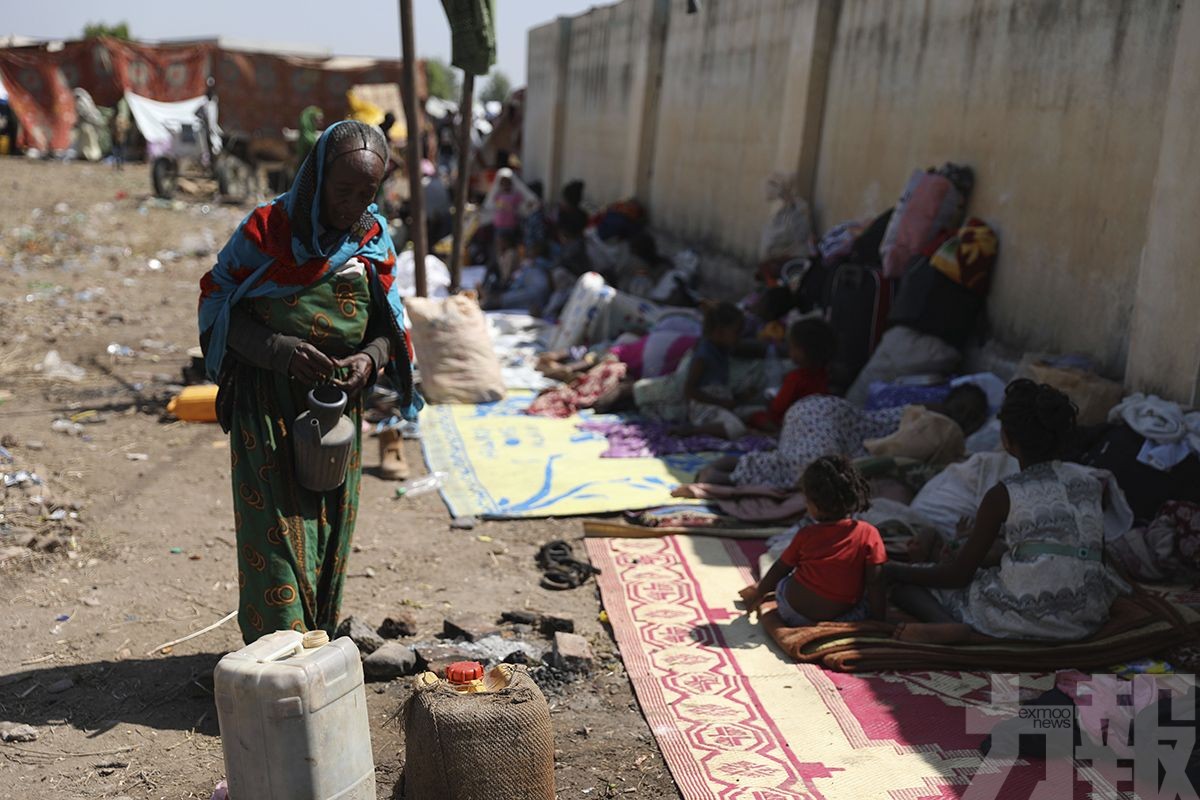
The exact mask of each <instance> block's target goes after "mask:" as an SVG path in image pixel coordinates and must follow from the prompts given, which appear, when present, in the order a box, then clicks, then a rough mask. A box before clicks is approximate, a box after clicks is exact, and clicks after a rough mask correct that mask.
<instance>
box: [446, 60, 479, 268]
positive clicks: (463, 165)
mask: <svg viewBox="0 0 1200 800" xmlns="http://www.w3.org/2000/svg"><path fill="white" fill-rule="evenodd" d="M474 103H475V76H474V75H473V74H472V73H470V72H466V73H464V74H463V86H462V102H461V103H459V106H458V113H459V114H460V115H461V116H462V119H460V120H459V122H458V181H457V185H456V186H455V189H454V206H455V208H454V245H453V247H452V248H451V249H450V291H452V292H455V291H458V283H459V279H460V278H461V277H462V251H463V224H464V220H465V219H466V216H467V192H468V191H469V188H468V187H469V186H470V184H471V125H472V123H473V122H474V119H473V118H474V114H473V111H472V107H473V105H474Z"/></svg>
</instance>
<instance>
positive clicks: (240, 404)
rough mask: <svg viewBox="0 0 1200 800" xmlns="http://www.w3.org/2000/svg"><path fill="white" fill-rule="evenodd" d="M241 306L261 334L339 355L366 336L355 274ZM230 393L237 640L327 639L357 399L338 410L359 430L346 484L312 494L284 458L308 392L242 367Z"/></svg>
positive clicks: (342, 562) (346, 542) (345, 518)
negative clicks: (275, 636)
mask: <svg viewBox="0 0 1200 800" xmlns="http://www.w3.org/2000/svg"><path fill="white" fill-rule="evenodd" d="M245 307H246V308H247V310H249V311H250V313H251V314H252V315H253V316H254V317H256V318H257V319H258V320H259V321H261V322H262V323H264V324H266V325H267V326H269V327H270V328H271V329H273V330H275V331H278V332H280V333H284V334H288V335H291V336H297V337H300V338H302V339H306V340H307V341H309V342H311V343H312V344H314V345H316V346H317V347H318V348H320V349H321V351H322V352H324V353H325V354H326V355H328V356H330V357H332V358H343V357H345V356H348V355H350V354H352V353H354V352H356V351H357V350H358V349H359V347H360V346H361V344H362V342H363V339H364V338H365V336H366V333H367V321H368V315H369V312H370V293H369V289H368V285H367V281H366V278H365V276H363V275H362V274H361V273H358V274H355V273H346V272H343V273H339V274H338V275H336V276H334V277H332V278H330V279H329V280H326V281H323V282H322V283H319V284H317V285H315V286H312V287H310V288H309V289H307V290H306V291H303V292H302V293H299V294H295V295H292V296H290V297H284V298H280V299H268V298H259V299H255V300H252V301H247V302H246V304H245ZM236 386H237V388H236V392H237V396H236V399H235V404H234V412H233V419H232V427H231V429H230V450H231V451H232V466H233V469H232V475H233V498H234V501H233V503H234V525H235V529H236V531H237V543H238V587H239V591H240V593H241V603H240V608H241V610H240V611H239V613H238V624H239V625H240V626H241V630H242V636H243V638H244V639H245V641H246V643H250V642H253V641H255V640H256V639H258V638H259V637H260V636H263V635H265V634H268V633H272V632H274V631H276V630H284V629H288V628H291V629H293V630H298V631H309V630H317V629H322V630H325V631H327V632H328V633H329V634H330V635H331V636H332V635H333V632H334V628H335V627H336V626H337V622H338V610H339V608H340V607H341V602H342V589H343V587H344V584H345V580H346V563H347V559H348V556H349V553H350V539H351V536H352V535H353V533H354V522H355V519H356V518H357V516H358V491H359V483H360V481H361V478H362V435H361V420H362V396H361V395H359V396H358V397H355V398H351V400H350V402H349V404H348V405H347V407H346V413H347V415H348V416H349V417H350V419H351V421H353V423H354V426H355V428H356V430H359V434H358V435H357V436H356V437H355V440H354V445H353V450H352V452H351V456H350V468H349V472H348V474H347V478H346V482H345V483H344V484H343V485H342V486H341V487H339V488H338V489H334V490H333V491H329V492H325V493H317V492H312V491H309V490H307V489H304V488H303V487H301V486H300V485H299V483H297V481H296V477H295V472H294V468H293V461H292V444H291V427H292V421H293V420H295V418H296V417H297V416H298V415H300V414H301V413H303V412H304V411H305V410H307V404H306V403H305V396H306V395H307V393H308V387H306V386H303V385H301V384H299V383H297V382H296V381H293V380H292V379H291V378H289V377H288V376H287V375H284V374H282V373H279V372H274V371H271V370H268V369H259V368H254V367H249V366H242V367H241V368H240V372H239V375H238V381H237V384H236Z"/></svg>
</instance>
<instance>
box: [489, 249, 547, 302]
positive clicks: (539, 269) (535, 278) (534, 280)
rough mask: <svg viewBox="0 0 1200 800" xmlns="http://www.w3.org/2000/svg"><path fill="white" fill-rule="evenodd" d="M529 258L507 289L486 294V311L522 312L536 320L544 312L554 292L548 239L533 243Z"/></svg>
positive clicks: (498, 289) (514, 274) (517, 271)
mask: <svg viewBox="0 0 1200 800" xmlns="http://www.w3.org/2000/svg"><path fill="white" fill-rule="evenodd" d="M529 256H530V257H529V258H528V259H527V260H526V261H525V262H524V263H522V264H521V266H520V267H518V268H517V270H516V272H514V273H513V276H512V280H510V281H509V282H508V285H507V286H506V287H504V288H503V289H500V288H497V289H494V290H491V291H488V292H487V293H486V295H485V296H484V298H483V307H484V309H485V310H487V311H499V310H501V309H503V310H505V311H518V310H519V311H525V312H528V313H529V314H532V315H533V316H535V317H536V316H538V315H539V314H541V313H542V309H543V308H545V306H546V302H547V301H548V300H549V299H550V292H551V291H552V289H553V283H552V281H551V278H550V270H551V267H552V265H551V263H550V249H549V245H548V244H547V243H546V241H545V240H542V241H539V242H536V243H534V244H533V245H532V246H531V249H530V253H529Z"/></svg>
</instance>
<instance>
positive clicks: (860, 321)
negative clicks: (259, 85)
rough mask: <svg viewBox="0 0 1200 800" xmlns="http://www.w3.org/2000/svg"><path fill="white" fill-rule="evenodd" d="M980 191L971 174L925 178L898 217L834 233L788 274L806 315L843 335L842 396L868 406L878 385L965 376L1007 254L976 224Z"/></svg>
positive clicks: (837, 386)
mask: <svg viewBox="0 0 1200 800" xmlns="http://www.w3.org/2000/svg"><path fill="white" fill-rule="evenodd" d="M973 186H974V174H973V172H972V171H971V169H970V168H969V167H964V166H961V165H958V164H952V163H947V164H945V165H943V166H942V167H940V168H938V169H936V170H935V169H929V170H918V171H916V172H914V173H913V175H912V177H911V178H910V179H909V181H908V184H907V185H906V186H905V188H904V192H903V194H902V195H901V197H900V200H899V201H898V202H897V204H896V206H895V208H892V209H888V210H887V211H885V212H883V213H882V214H880V215H879V216H877V217H875V218H873V219H868V220H847V221H845V222H841V223H839V224H837V225H835V226H833V227H832V228H831V229H830V230H829V231H827V232H826V233H825V235H824V236H822V237H821V239H820V240H819V241H818V242H817V245H816V248H815V252H814V253H812V254H811V255H808V256H804V257H797V258H794V259H793V260H791V261H789V262H787V263H785V264H783V265H782V266H781V268H780V270H779V273H780V280H781V282H783V283H785V284H787V285H788V286H789V287H790V288H791V289H792V291H793V292H795V293H796V295H797V297H798V303H799V305H800V307H801V308H802V309H808V308H811V309H816V310H819V311H821V312H822V313H824V315H825V316H826V318H827V319H828V320H829V322H830V324H832V325H833V327H834V329H835V330H836V331H837V334H838V345H839V347H838V355H837V358H836V359H835V360H834V363H833V365H832V367H831V375H830V381H831V384H832V386H833V389H834V391H836V392H839V393H842V392H844V393H845V395H846V397H847V398H848V399H850V400H851V401H852V402H854V403H856V404H858V405H861V404H862V403H863V402H865V400H866V396H867V392H868V390H869V387H870V385H871V383H873V382H877V381H890V380H893V379H895V378H897V377H899V376H901V375H912V374H922V373H941V374H948V373H949V372H950V371H952V370H953V369H954V368H955V367H957V366H958V364H959V362H960V360H961V358H962V355H961V349H962V348H963V347H964V346H965V344H966V343H967V341H968V340H969V339H970V337H971V336H972V334H973V333H974V332H975V331H976V330H977V328H978V325H979V322H980V319H981V316H982V312H983V309H984V305H985V302H986V299H987V293H988V289H989V287H990V284H991V272H992V268H993V267H994V266H995V262H996V256H997V253H998V248H999V243H998V238H997V236H996V232H995V230H994V229H993V228H992V227H991V226H990V225H989V224H988V223H987V222H985V221H983V220H981V219H978V218H975V217H971V218H969V219H968V218H967V216H966V209H967V202H968V199H969V198H970V194H971V190H972V188H973Z"/></svg>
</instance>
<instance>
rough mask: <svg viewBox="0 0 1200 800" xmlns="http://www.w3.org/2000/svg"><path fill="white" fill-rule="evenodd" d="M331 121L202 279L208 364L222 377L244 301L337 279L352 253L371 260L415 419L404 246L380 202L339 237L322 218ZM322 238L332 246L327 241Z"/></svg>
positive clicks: (395, 377) (404, 408)
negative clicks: (399, 263) (400, 282)
mask: <svg viewBox="0 0 1200 800" xmlns="http://www.w3.org/2000/svg"><path fill="white" fill-rule="evenodd" d="M345 124H354V123H348V122H338V123H336V124H335V125H331V126H330V127H329V128H328V129H327V130H326V131H325V133H324V134H322V136H321V138H320V140H318V142H317V146H316V147H315V148H313V150H312V151H311V152H310V153H309V155H308V158H306V159H305V161H304V164H303V165H302V166H301V168H300V173H299V174H298V175H297V176H296V180H295V182H293V184H292V188H291V189H290V190H289V191H288V192H287V193H286V194H282V195H280V196H279V197H276V198H275V199H274V200H272V201H271V202H269V203H264V204H263V205H260V206H259V207H258V208H256V209H255V210H254V211H252V212H251V213H250V215H249V216H247V217H246V219H244V220H243V221H242V223H241V225H240V226H238V229H237V231H235V232H234V234H233V236H231V237H230V239H229V242H228V243H226V245H225V247H223V248H222V249H221V252H220V253H219V254H218V255H217V263H216V265H215V266H214V267H213V268H212V269H211V270H209V271H208V272H207V273H206V274H205V275H204V277H203V278H201V279H200V310H199V321H200V336H201V339H202V340H205V339H207V347H206V350H205V367H206V369H207V371H208V374H209V377H211V378H212V379H213V380H217V379H218V377H219V375H220V373H221V366H222V364H223V363H224V359H225V352H226V347H227V340H228V334H229V315H230V312H231V311H232V309H233V307H234V306H235V305H237V303H239V302H240V301H241V300H243V299H246V298H255V297H287V296H289V295H293V294H296V293H297V292H300V291H303V290H304V289H306V288H309V287H311V286H315V285H317V284H319V283H321V282H323V281H326V280H329V279H330V278H332V277H333V276H334V275H335V274H336V273H337V272H338V270H340V269H341V268H342V267H343V266H345V264H346V262H348V261H349V260H350V259H351V258H355V257H357V258H358V259H359V260H361V261H363V262H364V263H365V264H366V266H367V274H368V279H369V281H370V285H371V300H372V313H383V314H385V315H386V318H387V319H388V321H389V325H388V329H389V333H390V338H391V339H392V346H391V358H390V360H389V362H388V364H387V365H386V371H387V374H388V377H389V378H390V379H391V381H392V384H393V386H394V387H395V388H396V390H397V391H398V392H399V393H400V403H399V409H400V412H401V414H402V416H404V418H405V419H409V420H414V419H416V417H417V412H418V411H420V410H421V407H422V406H423V405H424V404H423V402H422V400H421V397H420V395H418V394H417V392H416V390H415V388H414V386H413V370H412V351H411V346H410V344H409V341H408V334H407V332H406V330H405V324H404V303H403V302H402V301H401V299H400V293H399V291H398V287H397V286H396V285H395V273H394V270H395V267H396V250H395V247H394V246H393V244H392V238H391V236H390V235H389V233H388V228H387V221H386V220H385V219H384V218H383V217H382V216H380V214H379V213H378V209H377V207H376V206H375V205H374V204H372V205H371V206H370V207H369V208H368V209H367V210H366V211H365V212H364V213H363V216H362V218H361V219H360V220H359V222H358V223H357V224H356V225H355V226H354V228H353V229H352V230H350V231H348V232H346V233H344V234H342V235H341V236H339V237H336V238H335V239H333V240H332V241H331V240H330V237H329V236H328V235H327V234H326V235H325V236H324V237H323V236H322V234H324V233H326V232H325V231H324V230H323V228H322V226H321V223H320V219H319V216H320V197H321V178H322V175H323V173H324V170H325V147H326V143H327V142H328V141H329V134H330V132H331V131H333V130H334V129H335V128H336V127H337V126H338V125H345ZM322 238H324V239H325V244H322Z"/></svg>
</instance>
